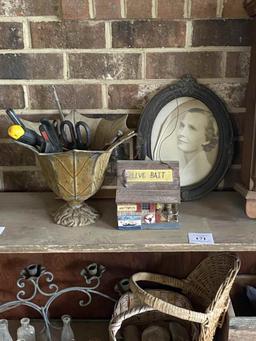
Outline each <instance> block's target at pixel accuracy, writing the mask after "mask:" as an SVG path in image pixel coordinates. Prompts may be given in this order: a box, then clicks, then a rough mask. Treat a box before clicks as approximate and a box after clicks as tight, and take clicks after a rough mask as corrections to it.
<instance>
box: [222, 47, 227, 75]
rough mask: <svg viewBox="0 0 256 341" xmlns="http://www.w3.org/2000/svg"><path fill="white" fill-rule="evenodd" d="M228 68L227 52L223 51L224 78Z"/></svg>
mask: <svg viewBox="0 0 256 341" xmlns="http://www.w3.org/2000/svg"><path fill="white" fill-rule="evenodd" d="M226 69H227V52H226V51H223V54H222V62H221V73H222V77H223V78H225V75H226Z"/></svg>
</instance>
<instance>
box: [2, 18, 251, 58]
mask: <svg viewBox="0 0 256 341" xmlns="http://www.w3.org/2000/svg"><path fill="white" fill-rule="evenodd" d="M108 24H109V23H108ZM250 50H251V47H250V46H199V47H192V46H191V47H165V48H161V47H155V48H152V47H151V48H147V47H143V48H132V49H131V48H122V49H121V48H119V49H118V48H102V49H55V48H45V49H33V48H29V49H3V50H0V55H1V54H22V53H33V54H36V53H42V54H52V53H64V52H66V53H73V54H79V53H99V54H102V53H106V54H107V53H120V54H123V53H127V54H134V53H135V54H136V53H141V52H144V51H146V52H152V53H157V52H159V53H160V52H161V53H167V52H219V51H220V52H222V51H230V52H242V51H245V52H249V51H250Z"/></svg>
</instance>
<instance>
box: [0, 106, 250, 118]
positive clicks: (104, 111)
mask: <svg viewBox="0 0 256 341" xmlns="http://www.w3.org/2000/svg"><path fill="white" fill-rule="evenodd" d="M77 110H78V111H79V112H80V113H81V114H90V115H99V114H102V115H105V114H109V115H120V114H129V115H140V114H141V110H142V109H104V108H97V109H93V108H92V109H81V108H77ZM70 111H71V109H64V110H63V112H64V114H66V115H67V114H69V113H70ZM228 111H229V113H232V114H242V115H244V114H245V113H246V108H243V107H240V108H235V107H229V110H228ZM15 112H17V114H19V115H22V114H24V115H32V116H37V115H42V114H44V115H56V114H58V113H59V112H58V110H56V109H40V108H39V109H28V110H26V112H24V109H15ZM0 116H6V113H5V111H4V110H0Z"/></svg>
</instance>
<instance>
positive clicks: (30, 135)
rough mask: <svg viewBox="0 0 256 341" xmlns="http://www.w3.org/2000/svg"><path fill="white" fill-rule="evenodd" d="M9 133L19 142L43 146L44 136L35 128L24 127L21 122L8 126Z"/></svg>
mask: <svg viewBox="0 0 256 341" xmlns="http://www.w3.org/2000/svg"><path fill="white" fill-rule="evenodd" d="M8 135H9V136H10V137H11V138H13V139H14V140H17V141H19V142H23V143H26V144H29V145H30V146H39V147H41V145H42V143H43V138H42V136H40V135H39V134H37V133H36V132H35V131H34V130H31V129H28V128H24V127H22V126H21V125H19V124H13V125H11V126H10V127H9V128H8Z"/></svg>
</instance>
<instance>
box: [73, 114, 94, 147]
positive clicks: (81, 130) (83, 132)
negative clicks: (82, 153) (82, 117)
mask: <svg viewBox="0 0 256 341" xmlns="http://www.w3.org/2000/svg"><path fill="white" fill-rule="evenodd" d="M75 130H76V143H77V148H78V149H87V148H88V147H89V145H90V142H91V132H90V128H89V127H88V124H86V123H85V122H83V121H79V122H77V123H76V125H75Z"/></svg>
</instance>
